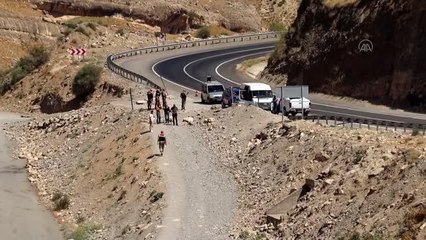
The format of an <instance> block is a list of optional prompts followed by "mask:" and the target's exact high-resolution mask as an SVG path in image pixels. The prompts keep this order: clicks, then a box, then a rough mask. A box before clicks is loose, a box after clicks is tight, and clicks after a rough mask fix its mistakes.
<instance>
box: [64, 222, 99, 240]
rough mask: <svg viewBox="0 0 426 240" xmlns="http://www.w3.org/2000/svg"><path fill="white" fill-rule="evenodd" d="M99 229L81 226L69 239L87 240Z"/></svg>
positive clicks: (91, 226)
mask: <svg viewBox="0 0 426 240" xmlns="http://www.w3.org/2000/svg"><path fill="white" fill-rule="evenodd" d="M98 228H99V227H97V226H95V225H80V226H78V227H77V229H75V230H74V232H72V233H71V234H70V235H69V236H67V239H74V240H86V239H88V238H89V237H90V235H92V234H93V233H94V232H95V231H96V230H97V229H98Z"/></svg>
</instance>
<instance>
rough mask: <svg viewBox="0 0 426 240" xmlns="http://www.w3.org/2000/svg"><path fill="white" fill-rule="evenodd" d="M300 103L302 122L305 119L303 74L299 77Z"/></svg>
mask: <svg viewBox="0 0 426 240" xmlns="http://www.w3.org/2000/svg"><path fill="white" fill-rule="evenodd" d="M300 82H301V83H300V101H301V102H302V104H301V105H302V120H304V119H305V109H304V108H303V72H302V74H301V76H300Z"/></svg>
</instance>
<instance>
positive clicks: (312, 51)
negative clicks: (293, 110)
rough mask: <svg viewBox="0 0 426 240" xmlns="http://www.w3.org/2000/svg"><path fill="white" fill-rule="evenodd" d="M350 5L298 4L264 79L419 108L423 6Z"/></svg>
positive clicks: (424, 72) (372, 1) (425, 28)
mask: <svg viewBox="0 0 426 240" xmlns="http://www.w3.org/2000/svg"><path fill="white" fill-rule="evenodd" d="M329 2H330V1H329ZM351 2H353V3H350V4H343V6H334V7H333V6H330V5H328V6H326V5H324V1H322V0H303V1H302V3H301V5H300V8H299V10H298V17H297V19H296V20H295V22H294V24H293V28H292V30H291V31H290V32H289V34H288V35H287V36H286V38H285V41H283V45H285V46H282V47H284V48H285V50H284V51H283V54H282V55H280V56H279V57H278V58H276V59H270V61H269V64H268V67H267V69H266V70H265V72H264V73H263V75H264V76H265V75H272V76H273V77H275V78H277V76H281V77H282V78H281V79H288V80H287V81H288V84H298V83H301V82H302V81H303V83H304V84H309V85H310V87H311V90H313V91H318V92H323V93H327V94H333V95H342V96H350V97H355V98H360V99H366V100H370V101H372V102H378V103H385V104H389V105H395V106H408V105H417V106H419V105H421V102H424V97H423V96H424V94H426V62H425V58H426V44H425V43H426V17H425V16H426V2H424V1H418V0H406V1H397V0H358V1H351ZM365 40H369V41H371V43H372V45H370V44H369V43H368V41H365ZM360 43H361V44H360ZM364 43H367V44H364ZM420 108H421V109H422V110H424V109H425V107H424V104H423V107H420Z"/></svg>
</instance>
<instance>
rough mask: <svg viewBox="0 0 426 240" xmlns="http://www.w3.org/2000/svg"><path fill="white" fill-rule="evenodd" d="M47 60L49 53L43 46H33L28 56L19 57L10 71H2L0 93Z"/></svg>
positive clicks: (7, 89)
mask: <svg viewBox="0 0 426 240" xmlns="http://www.w3.org/2000/svg"><path fill="white" fill-rule="evenodd" d="M47 61H49V53H48V52H47V49H46V48H45V47H44V46H35V47H33V48H31V49H30V51H29V55H28V56H26V57H22V58H20V59H19V61H18V62H17V63H16V64H15V66H14V67H13V68H12V69H11V70H10V71H4V72H3V73H2V76H1V79H2V81H1V85H0V94H4V93H5V92H7V91H9V90H10V89H12V87H13V86H14V85H15V84H16V83H18V82H19V81H20V80H21V79H23V78H24V77H26V76H27V75H28V74H30V73H31V72H32V71H34V70H35V69H37V68H39V67H40V66H42V65H43V64H45V63H46V62H47ZM6 73H7V75H6Z"/></svg>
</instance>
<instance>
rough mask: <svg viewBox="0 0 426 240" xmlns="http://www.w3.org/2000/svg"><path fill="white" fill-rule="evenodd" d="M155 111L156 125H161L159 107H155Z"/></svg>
mask: <svg viewBox="0 0 426 240" xmlns="http://www.w3.org/2000/svg"><path fill="white" fill-rule="evenodd" d="M155 111H156V112H157V124H160V123H161V107H160V106H156V107H155Z"/></svg>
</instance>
